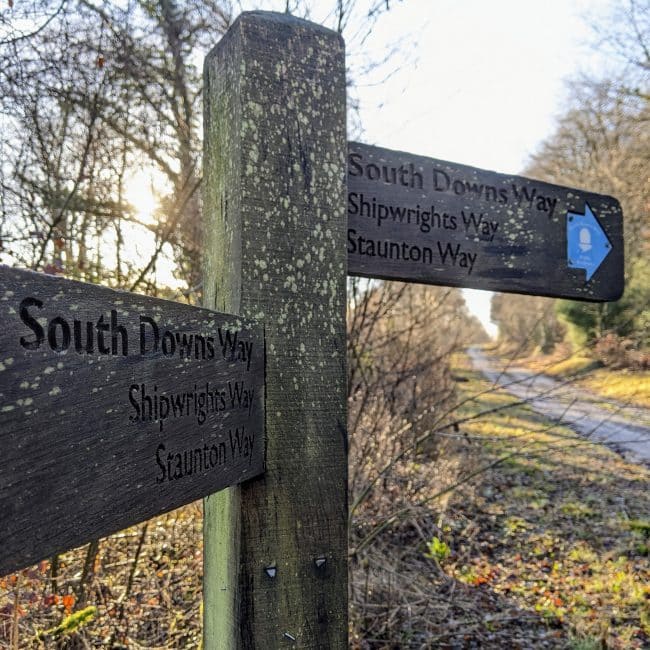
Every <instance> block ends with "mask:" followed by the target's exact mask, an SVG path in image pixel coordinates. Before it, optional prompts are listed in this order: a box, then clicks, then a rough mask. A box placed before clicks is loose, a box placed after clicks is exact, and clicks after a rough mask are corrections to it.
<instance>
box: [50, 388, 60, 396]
mask: <svg viewBox="0 0 650 650" xmlns="http://www.w3.org/2000/svg"><path fill="white" fill-rule="evenodd" d="M49 394H50V395H52V396H54V395H60V394H61V389H60V388H59V387H58V386H54V387H53V388H52V390H51V391H50V392H49Z"/></svg>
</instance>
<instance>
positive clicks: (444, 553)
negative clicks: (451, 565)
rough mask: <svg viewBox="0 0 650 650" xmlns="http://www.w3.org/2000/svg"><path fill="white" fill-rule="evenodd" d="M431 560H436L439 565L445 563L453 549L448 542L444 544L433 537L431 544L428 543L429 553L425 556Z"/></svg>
mask: <svg viewBox="0 0 650 650" xmlns="http://www.w3.org/2000/svg"><path fill="white" fill-rule="evenodd" d="M424 555H425V557H428V558H429V559H430V560H435V561H436V562H438V564H440V563H442V562H444V561H445V560H446V559H447V558H448V557H449V556H450V555H451V549H450V548H449V545H448V544H447V543H446V542H443V541H442V540H441V539H440V538H438V537H432V538H431V541H430V542H427V552H426V553H425V554H424Z"/></svg>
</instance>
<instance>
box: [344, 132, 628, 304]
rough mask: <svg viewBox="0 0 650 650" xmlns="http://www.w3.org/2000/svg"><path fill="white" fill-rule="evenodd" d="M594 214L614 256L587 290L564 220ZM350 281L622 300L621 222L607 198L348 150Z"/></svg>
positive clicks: (359, 147)
mask: <svg viewBox="0 0 650 650" xmlns="http://www.w3.org/2000/svg"><path fill="white" fill-rule="evenodd" d="M587 203H588V204H589V205H590V206H591V208H592V209H593V211H594V213H595V214H596V215H597V218H598V221H599V223H600V225H601V227H602V228H603V230H604V231H605V233H606V235H607V237H608V239H609V241H610V242H611V244H612V249H611V250H610V251H609V254H608V255H607V257H606V258H605V260H604V261H603V263H602V264H601V266H600V268H599V269H598V270H597V271H596V273H595V274H594V276H593V277H592V278H591V279H590V280H589V281H587V279H586V273H585V271H584V270H583V269H579V268H570V267H569V264H568V258H567V213H568V212H576V213H580V214H582V213H584V211H585V205H586V204H587ZM347 247H348V270H349V273H350V275H358V276H365V277H372V278H383V279H393V280H404V281H412V282H422V283H426V284H437V285H448V286H453V287H467V288H473V289H490V290H492V291H506V292H513V293H524V294H533V295H545V296H553V297H565V298H574V299H578V300H589V301H606V300H616V299H618V298H619V297H620V296H621V294H622V292H623V283H624V278H623V213H622V211H621V206H620V204H619V203H618V201H617V200H616V199H614V198H612V197H609V196H603V195H600V194H594V193H592V192H585V191H582V190H577V189H572V188H567V187H560V186H558V185H551V184H549V183H543V182H541V181H535V180H532V179H528V178H523V177H520V176H509V175H506V174H497V173H496V172H491V171H487V170H484V169H478V168H475V167H467V166H465V165H459V164H456V163H451V162H446V161H443V160H436V159H435V158H426V157H424V156H417V155H414V154H410V153H404V152H400V151H392V150H389V149H383V148H380V147H372V146H369V145H364V144H359V143H353V142H352V143H349V153H348V241H347Z"/></svg>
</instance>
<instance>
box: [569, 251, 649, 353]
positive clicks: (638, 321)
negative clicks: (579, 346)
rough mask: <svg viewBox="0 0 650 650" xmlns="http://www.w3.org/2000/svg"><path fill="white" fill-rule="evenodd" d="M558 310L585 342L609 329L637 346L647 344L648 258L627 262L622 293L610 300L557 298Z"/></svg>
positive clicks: (598, 336)
mask: <svg viewBox="0 0 650 650" xmlns="http://www.w3.org/2000/svg"><path fill="white" fill-rule="evenodd" d="M557 309H558V313H559V315H560V317H561V318H562V319H563V320H566V321H567V322H568V323H570V324H571V325H572V326H573V327H575V328H576V329H577V330H578V332H579V333H580V335H581V336H582V337H584V339H585V340H586V341H587V342H592V341H595V340H597V339H599V338H601V337H603V336H604V335H605V334H606V333H608V332H611V333H613V334H615V335H616V336H618V337H622V338H628V339H630V340H631V341H632V343H633V345H635V346H636V347H639V348H647V347H648V346H650V262H648V260H645V259H637V260H635V261H634V262H633V263H632V264H631V270H630V273H629V275H628V278H627V281H626V288H625V293H624V294H623V297H622V298H621V299H620V300H619V301H617V302H614V303H603V304H593V303H583V302H575V301H572V300H563V301H559V302H558V307H557Z"/></svg>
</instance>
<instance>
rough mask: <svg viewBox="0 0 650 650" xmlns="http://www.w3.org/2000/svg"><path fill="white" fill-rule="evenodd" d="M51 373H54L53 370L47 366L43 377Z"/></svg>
mask: <svg viewBox="0 0 650 650" xmlns="http://www.w3.org/2000/svg"><path fill="white" fill-rule="evenodd" d="M52 372H54V368H53V367H52V366H48V367H47V368H45V370H43V374H44V375H49V374H50V373H52Z"/></svg>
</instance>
